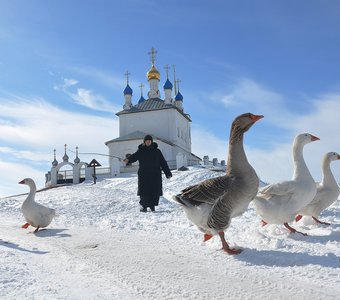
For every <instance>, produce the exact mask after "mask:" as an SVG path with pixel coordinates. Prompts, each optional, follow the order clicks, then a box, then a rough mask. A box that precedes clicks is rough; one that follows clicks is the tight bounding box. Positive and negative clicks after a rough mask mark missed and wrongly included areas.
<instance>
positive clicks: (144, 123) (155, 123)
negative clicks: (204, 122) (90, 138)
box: [105, 48, 200, 168]
mask: <svg viewBox="0 0 340 300" xmlns="http://www.w3.org/2000/svg"><path fill="white" fill-rule="evenodd" d="M155 53H156V52H155V50H154V49H153V48H152V50H151V57H152V66H151V69H150V70H149V72H147V74H146V76H147V79H148V82H149V86H150V87H149V88H150V89H149V91H148V99H144V97H143V93H141V97H140V99H139V101H138V102H137V103H136V104H135V105H133V104H132V93H133V91H132V89H131V87H130V86H129V77H128V75H129V74H128V72H127V73H126V75H127V84H126V88H125V90H124V97H125V102H124V105H123V110H122V111H120V112H118V113H117V114H116V115H117V116H118V117H119V137H118V138H115V139H113V140H110V141H107V142H106V143H105V144H106V146H108V148H109V154H110V155H112V156H117V157H126V156H127V155H129V154H131V153H134V152H135V151H136V150H137V147H138V145H139V144H140V143H141V142H143V138H144V136H145V135H146V134H151V135H152V137H153V138H154V141H155V142H156V143H157V144H158V146H159V148H160V149H161V150H162V152H163V155H164V157H165V159H166V160H167V162H168V164H169V166H170V168H176V167H178V166H177V160H176V158H177V156H179V157H180V156H182V157H183V159H184V160H186V161H187V163H186V164H187V165H193V164H198V163H199V161H200V158H198V157H197V156H195V155H194V154H192V153H191V130H190V123H191V118H190V116H189V114H187V113H186V112H185V111H184V107H183V96H182V94H181V93H180V91H179V88H177V87H176V85H178V82H176V77H175V73H174V80H175V82H176V85H175V89H174V91H173V85H172V83H171V82H170V80H169V77H168V68H166V69H167V76H166V81H165V83H164V85H163V89H164V99H161V94H160V91H159V89H158V84H159V82H160V77H161V76H160V73H159V72H158V70H157V69H156V67H155ZM141 87H142V86H141ZM173 95H174V96H175V97H174V98H173Z"/></svg>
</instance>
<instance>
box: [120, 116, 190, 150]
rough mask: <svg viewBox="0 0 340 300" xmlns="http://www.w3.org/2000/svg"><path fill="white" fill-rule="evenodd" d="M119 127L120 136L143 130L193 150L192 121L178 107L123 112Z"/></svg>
mask: <svg viewBox="0 0 340 300" xmlns="http://www.w3.org/2000/svg"><path fill="white" fill-rule="evenodd" d="M119 128H120V136H124V135H128V134H129V133H132V132H134V131H142V132H145V133H148V134H152V135H155V136H157V137H159V138H162V139H165V140H167V141H169V142H171V143H174V144H176V145H178V146H179V147H181V148H184V149H185V150H186V151H188V152H191V137H190V122H189V121H188V120H187V119H186V118H185V117H184V116H183V115H182V114H180V113H179V112H178V111H177V110H176V109H164V110H154V111H145V112H139V113H130V114H121V115H120V116H119Z"/></svg>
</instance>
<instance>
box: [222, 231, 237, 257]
mask: <svg viewBox="0 0 340 300" xmlns="http://www.w3.org/2000/svg"><path fill="white" fill-rule="evenodd" d="M218 234H219V236H220V239H221V241H222V250H223V251H224V252H227V253H228V254H232V255H235V254H240V253H241V252H242V250H241V249H235V248H229V245H228V243H227V241H226V240H225V238H224V231H220V232H219V233H218Z"/></svg>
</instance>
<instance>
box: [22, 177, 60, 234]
mask: <svg viewBox="0 0 340 300" xmlns="http://www.w3.org/2000/svg"><path fill="white" fill-rule="evenodd" d="M19 184H26V185H28V186H29V188H30V192H29V194H28V196H27V198H26V200H25V201H24V203H23V204H22V206H21V211H22V213H23V215H24V217H25V219H26V222H27V223H26V224H24V225H22V228H25V229H26V228H27V227H28V226H29V225H31V226H33V227H36V229H35V230H34V232H37V231H38V230H39V228H43V227H47V226H48V225H50V223H51V222H52V219H53V217H54V216H55V214H56V211H55V210H54V209H53V208H48V207H46V206H43V205H41V204H39V203H37V202H35V201H34V197H35V193H36V191H37V188H36V185H35V183H34V181H33V179H31V178H25V179H24V180H22V181H20V182H19Z"/></svg>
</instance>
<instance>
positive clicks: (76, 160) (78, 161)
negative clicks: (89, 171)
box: [74, 146, 80, 165]
mask: <svg viewBox="0 0 340 300" xmlns="http://www.w3.org/2000/svg"><path fill="white" fill-rule="evenodd" d="M74 163H75V164H76V165H77V164H79V163H80V158H79V157H78V146H77V147H76V158H75V159H74Z"/></svg>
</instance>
